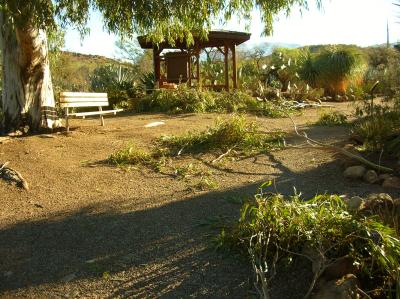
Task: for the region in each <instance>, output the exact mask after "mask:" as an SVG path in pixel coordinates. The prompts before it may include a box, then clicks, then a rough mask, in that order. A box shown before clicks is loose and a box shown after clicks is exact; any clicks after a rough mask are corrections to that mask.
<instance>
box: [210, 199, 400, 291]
mask: <svg viewBox="0 0 400 299" xmlns="http://www.w3.org/2000/svg"><path fill="white" fill-rule="evenodd" d="M216 244H217V246H219V247H222V248H229V249H231V250H235V251H239V252H241V253H242V254H244V255H247V256H250V260H251V261H252V265H253V268H254V271H255V274H256V276H257V283H256V288H257V289H258V290H259V293H260V295H261V296H262V297H263V298H268V284H269V282H270V279H272V277H273V275H274V271H275V270H276V268H275V267H276V265H277V263H278V260H282V259H284V258H288V257H290V258H293V259H295V258H298V257H303V258H304V257H305V258H307V259H309V260H310V261H311V262H312V263H313V264H318V265H319V266H318V267H316V268H314V267H313V268H314V270H315V271H314V277H313V279H312V281H311V283H310V286H309V289H308V292H307V294H306V296H305V297H307V296H309V295H310V294H311V292H312V290H313V289H314V286H315V283H316V281H317V280H318V278H319V277H320V276H321V275H322V274H323V273H324V270H325V269H326V268H327V267H328V266H329V265H330V264H331V263H332V262H334V261H335V260H337V259H339V258H342V257H344V256H348V257H350V258H351V259H352V260H353V261H354V264H356V265H359V268H360V273H359V274H357V275H358V278H359V279H360V281H361V285H360V288H364V290H365V291H367V292H368V291H370V290H375V291H380V292H381V293H380V296H388V295H389V294H390V293H391V292H392V291H393V290H395V287H396V284H398V283H399V282H398V281H397V279H398V275H399V266H400V265H399V261H400V240H399V238H398V236H396V234H395V232H394V230H393V229H392V228H390V227H388V226H385V225H384V224H382V223H381V222H380V221H379V219H377V218H376V217H375V218H374V217H364V216H360V215H359V214H357V213H355V214H352V213H350V212H349V211H348V210H347V207H346V204H345V203H344V201H343V200H342V199H341V198H340V197H339V196H336V195H318V196H316V197H314V198H312V199H310V200H307V201H304V200H302V199H300V198H299V196H297V195H294V196H292V197H289V198H285V197H283V196H282V195H277V194H271V193H267V194H265V193H262V192H260V193H259V194H257V195H256V196H255V199H254V200H251V201H248V202H246V203H245V204H244V205H243V207H242V209H241V217H240V220H239V222H238V223H236V224H234V225H232V226H231V227H227V228H225V229H224V230H223V231H222V232H221V234H220V235H219V237H218V238H217V239H216ZM314 253H315V255H314ZM397 287H398V285H397Z"/></svg>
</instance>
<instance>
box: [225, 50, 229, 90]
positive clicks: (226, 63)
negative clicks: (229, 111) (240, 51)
mask: <svg viewBox="0 0 400 299" xmlns="http://www.w3.org/2000/svg"><path fill="white" fill-rule="evenodd" d="M228 59H229V48H228V46H227V45H226V44H225V46H224V62H225V90H226V91H229V61H228Z"/></svg>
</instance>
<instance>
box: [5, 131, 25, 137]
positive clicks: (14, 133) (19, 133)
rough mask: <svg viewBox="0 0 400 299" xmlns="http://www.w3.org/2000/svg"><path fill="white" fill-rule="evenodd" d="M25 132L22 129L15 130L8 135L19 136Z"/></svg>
mask: <svg viewBox="0 0 400 299" xmlns="http://www.w3.org/2000/svg"><path fill="white" fill-rule="evenodd" d="M22 135H23V133H22V132H21V131H20V130H16V131H15V132H12V133H9V134H8V136H10V137H17V136H22Z"/></svg>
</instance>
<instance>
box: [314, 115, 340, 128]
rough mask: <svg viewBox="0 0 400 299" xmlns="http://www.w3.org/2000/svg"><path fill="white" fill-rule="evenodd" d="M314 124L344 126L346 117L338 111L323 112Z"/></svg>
mask: <svg viewBox="0 0 400 299" xmlns="http://www.w3.org/2000/svg"><path fill="white" fill-rule="evenodd" d="M315 124H316V125H319V126H341V125H346V124H347V116H346V115H345V114H343V113H341V112H338V111H330V112H323V113H322V114H321V116H320V117H319V119H318V121H317V122H316V123H315Z"/></svg>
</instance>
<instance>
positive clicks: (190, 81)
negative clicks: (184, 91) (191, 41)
mask: <svg viewBox="0 0 400 299" xmlns="http://www.w3.org/2000/svg"><path fill="white" fill-rule="evenodd" d="M188 71H189V78H188V82H189V87H192V53H191V52H190V51H188Z"/></svg>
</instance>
